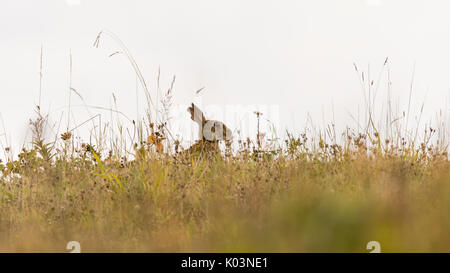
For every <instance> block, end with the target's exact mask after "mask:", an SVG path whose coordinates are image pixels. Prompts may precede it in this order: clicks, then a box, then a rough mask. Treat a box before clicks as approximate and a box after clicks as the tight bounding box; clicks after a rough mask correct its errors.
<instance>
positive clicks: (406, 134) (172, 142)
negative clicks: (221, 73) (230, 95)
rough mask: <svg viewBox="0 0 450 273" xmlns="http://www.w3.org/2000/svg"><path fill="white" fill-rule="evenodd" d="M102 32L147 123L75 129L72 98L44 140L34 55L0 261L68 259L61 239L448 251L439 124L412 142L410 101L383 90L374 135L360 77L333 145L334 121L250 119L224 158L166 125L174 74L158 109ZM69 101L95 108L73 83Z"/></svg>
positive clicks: (448, 210) (194, 247)
mask: <svg viewBox="0 0 450 273" xmlns="http://www.w3.org/2000/svg"><path fill="white" fill-rule="evenodd" d="M102 35H103V36H104V35H107V36H109V37H110V38H112V39H113V40H114V41H115V42H116V43H117V44H118V45H119V48H120V50H121V51H116V52H115V53H113V54H111V55H110V56H114V55H118V54H119V53H120V54H123V55H125V56H126V57H127V58H128V60H129V61H130V64H131V66H132V68H133V70H134V71H135V72H136V76H137V79H138V80H139V83H140V85H141V87H142V89H143V91H144V93H145V96H146V104H147V108H148V109H146V112H145V118H143V119H142V120H130V119H128V120H129V122H130V123H131V124H132V126H133V129H132V132H131V133H130V132H129V131H128V129H126V128H125V126H124V124H123V123H121V122H120V121H119V120H120V118H119V116H120V115H123V114H122V113H121V112H120V111H119V110H118V109H117V106H116V107H115V109H109V111H110V112H111V119H113V116H115V115H117V124H116V125H117V130H116V131H114V130H113V129H112V125H111V124H104V123H102V120H101V118H102V116H101V115H100V114H97V115H91V116H92V117H91V118H90V119H88V120H87V121H85V122H83V123H81V124H78V125H73V124H71V120H70V100H71V96H70V95H69V115H67V116H68V119H67V128H66V129H65V131H64V132H62V134H61V132H60V129H61V128H60V126H58V129H57V130H56V133H55V135H53V136H52V135H51V136H50V137H48V134H45V132H44V131H45V130H46V128H48V127H49V124H48V115H43V114H42V110H41V108H40V101H41V92H42V90H41V86H42V79H43V72H42V59H43V58H42V56H43V55H42V54H43V53H42V49H41V66H40V88H39V105H38V106H37V111H36V113H37V118H35V119H34V120H32V121H31V122H30V125H31V131H32V134H33V136H32V143H30V145H28V146H26V145H25V146H24V147H25V148H23V150H22V151H21V152H20V154H18V155H13V154H12V151H11V149H10V148H9V147H6V148H4V149H3V150H4V153H5V161H4V162H1V161H0V251H1V252H66V251H67V250H66V249H65V248H66V244H67V242H69V241H78V242H80V244H81V250H82V252H367V250H366V244H367V243H368V242H369V241H378V242H380V244H381V250H382V251H383V252H448V251H450V235H449V233H448V231H449V230H450V161H449V155H448V145H449V142H448V129H447V127H446V124H445V117H443V116H442V115H441V119H442V122H441V121H439V122H438V126H437V127H435V128H431V127H430V125H429V124H428V125H426V126H425V127H424V131H423V133H422V134H419V122H418V123H417V126H416V127H415V128H413V129H411V128H410V127H411V126H408V121H409V119H410V118H409V116H410V114H411V113H410V102H409V103H408V112H407V114H405V112H403V115H402V114H400V115H399V114H398V113H397V114H396V115H394V114H393V109H392V107H391V105H392V104H391V100H390V97H389V94H390V93H389V92H390V89H389V88H390V85H389V86H388V89H389V90H388V97H387V102H386V106H387V110H386V119H382V120H384V125H383V126H381V125H380V124H381V123H383V122H375V121H374V118H373V117H374V116H375V114H374V111H376V109H377V108H376V107H375V106H376V104H375V99H376V95H377V91H378V90H377V89H378V87H376V88H375V86H378V83H377V84H374V82H373V80H370V78H368V77H367V76H365V74H364V72H363V73H362V75H361V79H360V81H361V86H362V91H363V93H364V95H365V107H366V111H365V112H366V116H365V122H364V124H365V125H363V126H362V125H360V124H359V123H358V129H356V130H350V129H347V130H346V131H345V132H344V133H343V134H342V135H341V136H342V137H341V138H340V139H339V140H338V136H337V133H336V130H335V127H334V125H330V126H326V127H325V128H324V129H323V130H322V131H314V130H305V132H304V133H298V132H293V133H287V136H286V139H285V142H283V143H278V144H274V143H273V142H270V143H269V141H268V140H267V139H266V138H265V133H263V132H260V129H259V119H260V116H261V113H259V112H256V113H255V114H257V117H258V133H257V136H256V141H254V140H251V139H237V140H236V141H235V143H234V144H235V145H234V146H227V148H226V149H225V150H223V149H222V150H221V149H219V148H217V147H218V146H217V145H216V144H215V143H209V142H206V141H203V142H202V141H201V142H198V143H197V144H195V145H193V146H192V147H191V148H190V149H183V147H182V145H181V143H180V140H177V139H174V137H173V136H172V134H171V133H170V130H169V128H168V126H167V121H168V120H169V119H170V117H169V110H170V107H171V105H172V96H173V95H172V89H173V86H174V80H175V78H174V80H173V81H172V83H171V86H170V88H168V90H167V92H164V93H162V94H160V95H159V93H160V92H161V90H160V86H159V75H158V82H157V85H158V88H157V92H158V96H157V97H158V98H159V97H161V100H160V104H161V110H159V109H158V105H159V101H156V102H154V101H153V100H152V99H151V96H150V91H149V88H148V86H147V83H146V82H145V79H144V77H143V76H142V74H141V72H140V69H139V67H138V65H137V63H136V61H135V60H134V59H133V57H132V55H131V53H130V52H129V51H128V49H127V48H126V47H125V45H124V44H123V42H122V41H120V39H119V38H118V37H117V36H115V35H114V34H113V33H111V32H108V31H102V32H100V34H99V35H98V36H97V39H96V41H95V44H94V46H95V47H98V46H99V43H100V38H101V37H102ZM387 66H388V60H387V59H386V61H385V62H384V65H383V69H384V68H386V67H387ZM355 70H356V72H357V73H358V75H360V74H361V71H359V70H358V67H357V66H356V65H355ZM70 73H72V57H71V56H70ZM380 75H381V73H380ZM70 78H71V77H70ZM201 90H202V89H200V90H199V91H201ZM199 91H197V92H199ZM72 92H75V93H76V94H77V95H78V97H79V98H80V99H81V100H82V101H83V104H84V105H85V107H86V108H87V110H88V112H89V109H90V108H89V107H88V105H87V104H86V103H85V102H84V100H83V98H82V97H81V95H80V94H79V93H78V92H77V91H76V90H75V89H74V88H73V87H72V84H71V83H70V86H69V94H71V93H72ZM410 97H411V95H410ZM114 99H115V98H114ZM155 103H156V104H155ZM155 105H156V106H155ZM96 109H101V108H100V107H97V108H96ZM101 110H105V109H101ZM422 110H423V105H422V108H421V110H420V113H419V118H418V120H419V121H420V118H421V116H422ZM89 113H90V112H89ZM441 113H442V112H441ZM399 117H401V118H399ZM61 119H62V115H61ZM61 119H60V124H61ZM97 120H98V121H97ZM358 120H359V119H358ZM405 121H406V125H405V124H404V123H405ZM90 122H92V124H93V127H94V128H93V129H92V130H91V139H90V141H88V142H83V141H82V140H81V139H79V138H76V137H75V136H74V133H75V129H76V128H79V127H80V126H83V125H85V124H87V123H90ZM402 122H403V123H402ZM71 125H72V127H73V129H70V126H71ZM108 126H109V127H108ZM381 128H385V129H383V130H381ZM108 129H110V130H108ZM108 131H109V132H110V133H109V135H108ZM53 132H54V131H53ZM127 135H128V136H129V137H128V139H126V138H127V137H126V136H127ZM127 158H128V160H127Z"/></svg>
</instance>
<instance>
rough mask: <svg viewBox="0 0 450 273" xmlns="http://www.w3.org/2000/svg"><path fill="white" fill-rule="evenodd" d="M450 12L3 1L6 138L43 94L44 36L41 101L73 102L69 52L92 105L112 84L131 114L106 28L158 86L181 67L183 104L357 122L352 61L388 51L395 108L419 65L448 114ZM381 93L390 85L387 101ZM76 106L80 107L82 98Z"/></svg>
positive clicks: (191, 1) (350, 3) (183, 0)
mask: <svg viewBox="0 0 450 273" xmlns="http://www.w3.org/2000/svg"><path fill="white" fill-rule="evenodd" d="M449 11H450V2H449V1H448V0H427V1H425V0H389V1H388V0H367V1H366V0H340V1H338V0H309V1H307V0H277V1H275V0H273V1H265V0H226V1H225V0H221V1H219V0H146V1H144V0H126V1H125V0H79V1H77V0H70V1H69V0H68V1H65V0H2V1H1V2H0V39H1V40H0V41H1V42H0V113H1V116H2V117H3V120H4V122H5V127H6V133H7V137H8V140H9V141H11V142H23V139H24V137H25V135H26V129H27V120H28V119H29V118H30V117H33V109H34V108H33V105H36V104H37V101H38V90H39V55H40V47H41V45H43V47H44V81H43V92H42V108H43V110H44V111H47V112H50V118H51V119H52V120H53V121H57V120H59V117H60V115H61V111H67V108H66V106H67V103H68V95H67V94H68V82H69V73H68V71H69V52H70V50H71V51H72V55H73V83H72V86H73V88H75V89H76V90H77V91H78V92H79V93H80V94H81V95H82V96H83V97H84V99H85V100H86V102H87V103H88V104H90V105H97V106H103V107H110V105H111V102H112V96H111V94H112V93H113V92H114V93H115V95H116V96H117V100H118V108H119V110H121V111H123V112H124V113H125V114H126V115H128V116H129V117H130V118H135V117H136V97H135V88H136V82H135V80H136V78H135V74H134V72H133V70H132V69H131V67H130V65H129V63H128V61H127V60H126V59H125V58H124V56H120V55H117V56H114V57H112V58H108V55H109V54H111V53H113V52H114V51H116V50H118V47H117V45H116V44H115V43H114V42H113V41H112V40H111V39H107V38H106V39H104V40H102V41H101V44H100V48H99V49H95V48H94V47H93V46H92V45H93V42H94V40H95V37H96V35H97V33H98V32H99V31H100V30H101V29H103V28H106V29H108V30H110V31H112V32H114V33H115V34H117V35H118V36H119V37H120V38H121V40H122V41H123V42H124V43H125V44H126V45H127V47H128V48H129V50H130V51H131V52H132V54H133V55H134V57H135V59H136V61H137V63H138V65H139V66H140V67H141V70H142V72H143V74H144V77H145V78H146V80H147V81H148V84H149V85H150V89H151V90H152V92H154V90H155V79H156V76H157V71H158V67H161V85H162V87H164V88H165V87H167V86H169V84H170V81H171V77H172V76H173V75H176V76H177V79H176V83H175V91H174V96H175V97H174V100H175V104H182V105H185V104H188V103H190V102H191V101H192V100H193V98H194V92H195V91H196V90H198V89H199V88H201V87H206V88H205V90H204V91H202V94H203V96H202V104H203V105H202V106H203V107H207V106H208V105H216V106H219V107H221V106H225V105H237V104H240V105H255V104H256V105H269V106H270V105H272V106H273V105H278V106H279V108H280V115H279V120H280V123H279V124H280V125H279V126H280V127H283V128H284V127H288V128H290V129H292V130H293V129H296V130H299V129H301V128H303V126H305V121H306V119H307V114H308V113H309V114H310V115H311V116H312V118H313V120H314V121H315V122H317V123H318V125H319V126H320V125H322V120H325V121H330V120H331V119H332V118H333V112H334V119H335V121H336V123H338V124H341V125H343V124H347V125H350V126H353V125H354V124H350V123H351V122H352V120H351V119H350V118H349V114H348V113H352V114H353V115H354V116H356V115H357V114H358V107H359V109H360V111H362V109H363V108H364V105H363V94H362V91H361V88H360V85H359V82H358V76H357V75H356V73H355V70H354V67H353V63H354V62H355V63H357V64H358V66H359V67H360V69H361V70H367V69H368V67H369V66H370V73H371V78H377V77H378V73H379V72H380V71H381V69H382V65H383V62H384V60H385V58H386V57H389V59H390V75H391V81H392V97H393V99H394V100H395V101H397V102H398V105H399V111H403V110H406V107H407V104H408V95H409V87H410V82H411V77H412V73H413V68H414V66H415V76H414V92H413V107H415V108H414V109H416V110H415V111H417V109H418V108H419V107H420V104H421V103H422V101H423V100H424V98H426V100H425V113H426V117H425V119H431V118H432V117H433V114H434V113H436V112H439V111H440V110H441V109H443V110H444V111H448V105H449V95H450V94H449V88H450V52H449V49H450V16H449ZM383 79H385V76H383ZM382 81H383V80H382ZM152 94H153V96H154V95H155V94H154V93H152ZM385 94H386V88H385V85H384V84H383V86H382V87H381V88H380V95H379V96H380V100H379V104H382V103H385ZM140 95H141V99H143V95H142V93H140ZM383 96H384V97H383ZM72 103H73V104H76V105H80V104H81V102H80V101H79V100H77V98H76V97H73V100H72ZM140 107H143V102H141V106H140ZM72 110H73V116H74V120H73V122H74V124H79V123H81V122H82V121H83V120H84V119H86V117H87V113H86V110H85V109H84V108H76V107H74V108H73V109H72ZM92 112H93V113H97V112H98V113H103V114H104V115H105V117H104V118H105V120H106V119H107V118H108V117H109V114H108V113H107V112H104V111H103V112H101V111H99V110H94V109H93V110H92ZM212 115H213V116H212V117H215V116H214V114H212ZM185 116H186V117H185V118H187V112H186V113H185ZM1 133H3V128H2V129H0V134H1ZM2 139H4V138H2Z"/></svg>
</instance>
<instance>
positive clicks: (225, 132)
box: [187, 103, 232, 142]
mask: <svg viewBox="0 0 450 273" xmlns="http://www.w3.org/2000/svg"><path fill="white" fill-rule="evenodd" d="M187 110H188V112H189V113H190V114H191V119H192V120H193V121H194V122H195V123H197V124H198V136H199V138H200V139H201V140H202V141H212V142H214V141H219V140H225V141H226V142H229V141H231V137H232V132H231V130H230V129H229V128H228V127H227V126H226V125H225V124H224V123H223V122H221V121H217V120H208V119H206V117H205V115H204V114H203V112H202V110H200V108H198V107H197V106H196V105H195V104H194V103H192V104H191V106H190V107H189V108H188V109H187Z"/></svg>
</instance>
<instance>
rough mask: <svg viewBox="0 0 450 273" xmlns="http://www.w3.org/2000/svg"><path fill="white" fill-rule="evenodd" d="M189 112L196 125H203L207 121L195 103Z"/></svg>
mask: <svg viewBox="0 0 450 273" xmlns="http://www.w3.org/2000/svg"><path fill="white" fill-rule="evenodd" d="M188 112H189V113H190V114H191V119H192V120H193V121H195V122H196V123H199V124H202V123H203V121H204V120H205V116H204V115H203V112H202V110H200V108H198V107H197V106H196V105H195V104H194V103H192V104H191V106H190V107H189V108H188Z"/></svg>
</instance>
